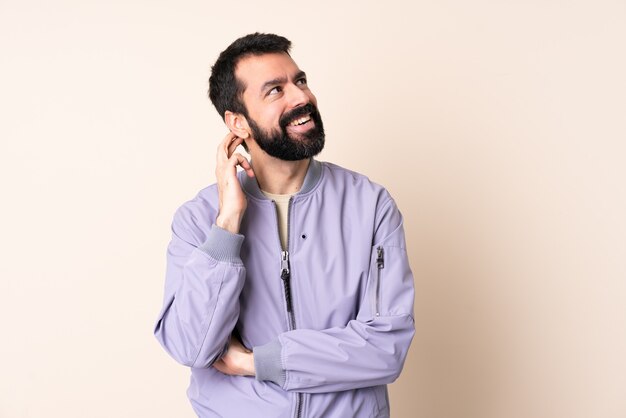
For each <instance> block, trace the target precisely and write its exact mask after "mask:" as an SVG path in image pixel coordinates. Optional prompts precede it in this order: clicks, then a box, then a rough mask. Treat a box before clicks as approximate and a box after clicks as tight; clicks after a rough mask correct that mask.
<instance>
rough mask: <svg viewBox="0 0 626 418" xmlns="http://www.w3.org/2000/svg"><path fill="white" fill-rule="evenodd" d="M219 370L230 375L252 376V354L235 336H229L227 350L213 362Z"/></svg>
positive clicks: (253, 372) (253, 371) (253, 373)
mask: <svg viewBox="0 0 626 418" xmlns="http://www.w3.org/2000/svg"><path fill="white" fill-rule="evenodd" d="M213 367H215V368H216V369H217V370H219V371H220V372H222V373H224V374H227V375H230V376H254V375H255V374H256V373H255V369H254V356H253V354H252V351H250V350H248V349H246V348H245V347H244V346H243V345H242V344H241V343H240V342H239V340H237V339H236V338H233V337H230V343H229V344H228V350H227V351H226V354H224V355H223V356H222V358H221V359H219V360H218V361H216V362H215V363H213Z"/></svg>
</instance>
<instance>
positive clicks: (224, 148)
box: [217, 132, 237, 160]
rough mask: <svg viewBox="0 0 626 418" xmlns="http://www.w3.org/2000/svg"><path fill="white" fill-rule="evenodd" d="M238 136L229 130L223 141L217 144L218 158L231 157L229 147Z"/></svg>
mask: <svg viewBox="0 0 626 418" xmlns="http://www.w3.org/2000/svg"><path fill="white" fill-rule="evenodd" d="M235 138H237V135H235V134H234V133H232V132H228V134H226V136H225V137H224V139H223V140H222V142H220V144H219V145H218V146H217V157H218V160H227V159H228V158H229V153H228V147H229V146H230V144H231V143H232V142H233V140H234V139H235Z"/></svg>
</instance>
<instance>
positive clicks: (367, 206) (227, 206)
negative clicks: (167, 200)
mask: <svg viewBox="0 0 626 418" xmlns="http://www.w3.org/2000/svg"><path fill="white" fill-rule="evenodd" d="M290 47H291V42H290V41H288V40H287V39H285V38H283V37H281V36H277V35H272V34H259V33H255V34H252V35H248V36H244V37H243V38H240V39H238V40H236V41H235V42H233V43H232V44H231V45H230V46H229V47H228V48H227V49H226V50H225V51H223V52H222V53H221V54H220V56H219V58H218V60H217V62H216V63H215V65H214V66H213V68H212V73H211V78H210V80H209V96H210V98H211V101H212V102H213V104H214V105H215V107H216V108H217V110H218V112H219V113H220V115H221V116H222V117H223V119H224V121H225V123H226V125H227V126H228V129H229V130H230V133H229V134H228V135H226V137H225V138H224V140H223V141H222V142H221V143H220V145H219V147H218V149H217V164H216V171H215V173H216V177H217V184H214V185H212V186H209V187H207V188H205V189H203V190H201V191H200V192H199V193H198V195H197V196H196V197H195V198H194V199H192V200H191V201H189V202H187V203H185V204H184V205H182V206H181V207H180V208H179V209H178V211H177V212H176V214H175V216H174V220H173V223H172V240H171V242H170V244H169V247H168V252H167V274H166V283H165V299H164V304H163V309H162V311H161V313H160V316H159V319H158V321H157V324H156V328H155V335H156V337H157V339H158V340H159V341H160V343H161V344H162V345H163V347H164V348H165V350H166V351H167V352H168V353H169V354H170V355H171V356H172V357H174V358H175V359H176V360H177V361H178V362H180V363H182V364H184V365H186V366H189V367H191V384H190V387H189V389H188V392H187V393H188V396H189V399H190V400H191V403H192V405H193V408H194V410H195V411H196V413H197V414H198V415H199V416H201V417H326V418H328V417H341V418H346V417H388V416H389V405H388V396H387V387H386V384H387V383H390V382H392V381H394V380H395V379H396V378H397V377H398V375H399V374H400V371H401V369H402V365H403V363H404V359H405V356H406V353H407V351H408V348H409V344H410V342H411V339H412V337H413V333H414V322H413V277H412V274H411V270H410V268H409V264H408V259H407V253H406V249H405V239H404V232H403V228H402V217H401V215H400V213H399V211H398V209H397V207H396V205H395V203H394V201H393V200H392V198H391V197H390V195H389V193H388V192H387V191H386V190H385V189H384V188H382V187H381V186H379V185H377V184H374V183H372V182H370V181H369V180H368V179H367V178H366V177H364V176H362V175H359V174H357V173H354V172H351V171H348V170H345V169H343V168H340V167H338V166H336V165H333V164H329V163H321V162H319V161H317V160H315V159H313V157H314V156H315V155H317V154H318V153H319V152H320V151H321V150H322V148H323V146H324V138H325V136H324V128H323V125H322V120H321V117H320V115H319V112H318V109H317V101H316V98H315V96H314V95H313V93H312V92H311V90H310V89H309V87H308V84H307V78H306V75H305V73H304V72H303V71H301V70H300V69H299V68H298V66H297V65H296V63H295V62H294V61H293V60H292V59H291V56H290V55H289V50H290ZM239 145H244V146H245V147H246V148H247V149H248V151H249V153H250V156H251V159H250V161H248V160H247V159H246V158H245V157H244V156H243V155H241V154H240V153H238V152H237V151H236V148H237V147H238V146H239ZM237 167H241V168H242V169H243V170H241V171H240V172H239V173H238V172H237Z"/></svg>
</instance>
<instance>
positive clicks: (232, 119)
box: [224, 110, 250, 139]
mask: <svg viewBox="0 0 626 418" xmlns="http://www.w3.org/2000/svg"><path fill="white" fill-rule="evenodd" d="M224 122H225V123H226V126H228V129H230V131H231V132H232V133H234V134H235V135H237V136H238V137H239V138H243V139H247V138H249V137H250V126H248V121H247V120H246V117H245V116H244V115H242V114H241V113H233V112H231V111H230V110H227V111H226V113H224Z"/></svg>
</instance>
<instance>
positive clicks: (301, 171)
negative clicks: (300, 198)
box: [251, 150, 310, 194]
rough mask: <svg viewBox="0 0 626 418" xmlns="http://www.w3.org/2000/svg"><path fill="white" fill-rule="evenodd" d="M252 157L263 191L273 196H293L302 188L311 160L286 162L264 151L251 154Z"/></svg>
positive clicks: (257, 178) (255, 172) (256, 175)
mask: <svg viewBox="0 0 626 418" xmlns="http://www.w3.org/2000/svg"><path fill="white" fill-rule="evenodd" d="M251 151H252V150H251ZM259 151H260V150H259ZM251 157H252V164H253V170H254V176H255V177H256V180H257V182H258V183H259V187H260V188H261V190H263V191H265V192H268V193H272V194H293V193H297V192H298V191H300V188H302V183H304V177H305V176H306V172H307V169H308V168H309V163H310V160H309V159H306V160H299V161H284V160H280V159H278V158H275V157H272V156H270V155H268V154H266V153H265V152H263V151H260V152H251Z"/></svg>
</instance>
